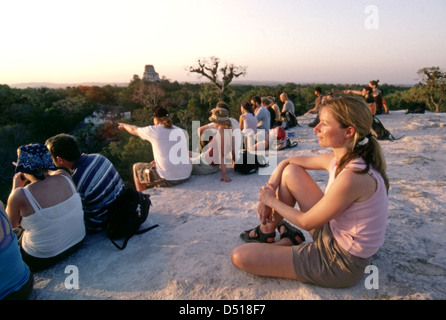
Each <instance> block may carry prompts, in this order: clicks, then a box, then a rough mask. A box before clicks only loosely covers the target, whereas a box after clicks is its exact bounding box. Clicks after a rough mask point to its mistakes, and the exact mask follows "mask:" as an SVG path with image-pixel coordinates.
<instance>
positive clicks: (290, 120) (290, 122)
mask: <svg viewBox="0 0 446 320" xmlns="http://www.w3.org/2000/svg"><path fill="white" fill-rule="evenodd" d="M280 116H281V119H282V122H285V128H284V129H285V130H286V129H289V128H294V127H295V126H300V125H299V122H297V118H296V116H295V115H294V114H292V113H291V112H289V111H285V112H282V113H281V114H280ZM282 126H283V124H282Z"/></svg>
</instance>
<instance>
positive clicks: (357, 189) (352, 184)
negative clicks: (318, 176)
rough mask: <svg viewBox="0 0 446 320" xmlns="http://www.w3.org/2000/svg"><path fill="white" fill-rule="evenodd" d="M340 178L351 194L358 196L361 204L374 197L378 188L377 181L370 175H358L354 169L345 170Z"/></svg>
mask: <svg viewBox="0 0 446 320" xmlns="http://www.w3.org/2000/svg"><path fill="white" fill-rule="evenodd" d="M338 178H339V180H340V182H342V184H343V185H344V186H345V187H346V188H347V189H348V190H349V191H350V192H352V193H354V194H356V195H357V197H358V199H357V201H359V202H360V201H365V200H367V199H369V198H370V197H371V196H373V194H374V193H375V191H376V189H377V187H378V185H377V182H376V180H375V179H374V178H373V177H372V176H371V175H370V174H367V173H358V172H355V170H354V169H352V168H347V169H345V170H344V172H343V173H342V174H341V175H340V176H339V177H338Z"/></svg>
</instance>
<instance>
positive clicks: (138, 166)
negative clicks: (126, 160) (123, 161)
mask: <svg viewBox="0 0 446 320" xmlns="http://www.w3.org/2000/svg"><path fill="white" fill-rule="evenodd" d="M133 168H134V172H135V175H136V177H137V179H138V181H139V183H141V184H146V185H147V188H154V187H159V188H163V187H173V186H176V185H178V184H180V183H183V182H186V181H187V180H189V179H182V180H166V179H164V178H162V177H161V176H160V175H159V173H158V171H156V163H155V162H151V163H147V162H138V163H135V165H134V167H133Z"/></svg>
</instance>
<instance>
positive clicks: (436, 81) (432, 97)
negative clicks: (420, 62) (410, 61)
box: [418, 67, 446, 112]
mask: <svg viewBox="0 0 446 320" xmlns="http://www.w3.org/2000/svg"><path fill="white" fill-rule="evenodd" d="M418 76H419V77H420V84H421V85H422V87H423V89H424V90H423V91H424V94H425V97H426V99H427V103H428V104H429V105H430V106H431V107H433V108H432V109H435V112H440V111H441V110H442V109H444V106H443V108H442V105H443V103H444V98H445V94H446V73H445V72H443V71H441V70H440V68H439V67H429V68H423V69H420V70H418Z"/></svg>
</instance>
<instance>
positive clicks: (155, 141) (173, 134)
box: [137, 124, 192, 181]
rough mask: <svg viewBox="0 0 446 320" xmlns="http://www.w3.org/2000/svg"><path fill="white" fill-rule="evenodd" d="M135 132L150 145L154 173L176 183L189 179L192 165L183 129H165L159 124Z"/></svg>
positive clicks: (175, 127) (173, 127) (174, 127)
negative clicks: (154, 165) (154, 168)
mask: <svg viewBox="0 0 446 320" xmlns="http://www.w3.org/2000/svg"><path fill="white" fill-rule="evenodd" d="M137 132H138V135H139V136H140V138H141V139H143V140H147V141H149V142H150V143H151V144H152V149H153V158H154V160H155V162H156V171H157V172H158V174H159V175H160V176H161V177H162V178H164V179H166V180H168V181H176V180H183V179H187V178H189V177H190V174H191V172H192V164H191V162H190V159H189V148H188V139H187V137H186V135H185V133H184V131H183V129H181V128H179V127H177V126H172V128H170V129H167V128H164V127H163V125H161V124H159V125H157V126H147V127H143V128H138V129H137Z"/></svg>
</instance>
